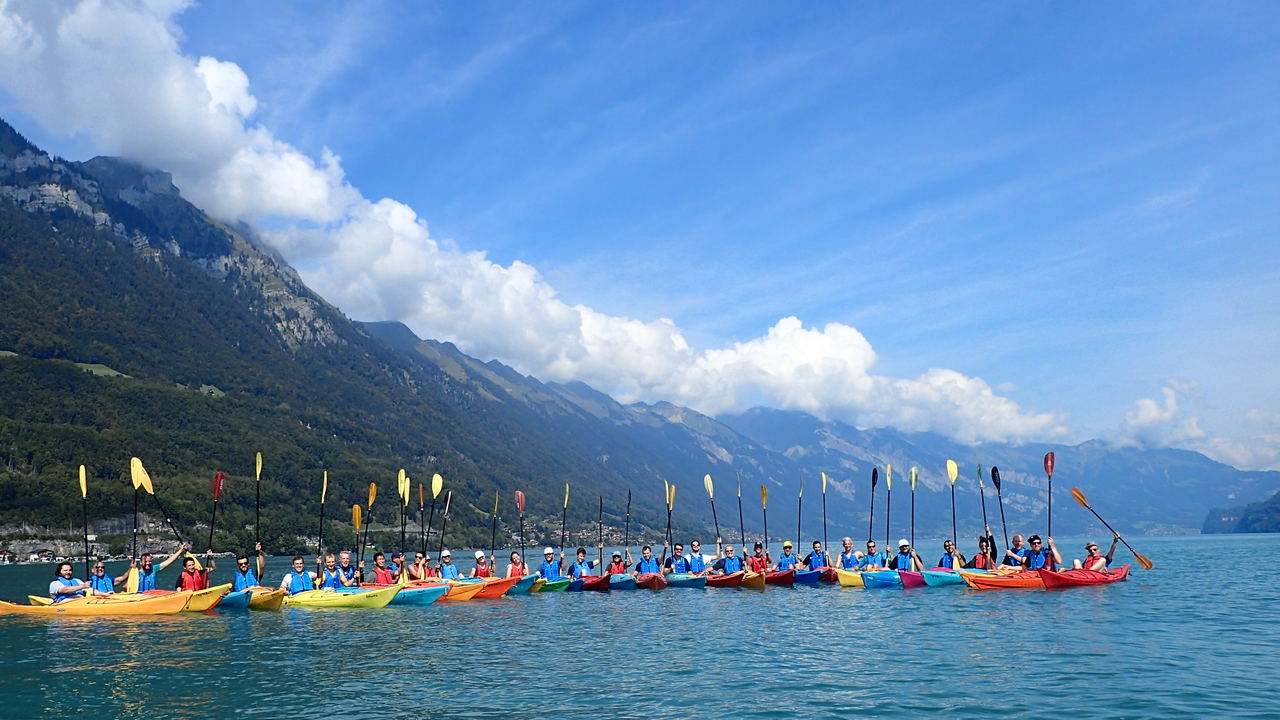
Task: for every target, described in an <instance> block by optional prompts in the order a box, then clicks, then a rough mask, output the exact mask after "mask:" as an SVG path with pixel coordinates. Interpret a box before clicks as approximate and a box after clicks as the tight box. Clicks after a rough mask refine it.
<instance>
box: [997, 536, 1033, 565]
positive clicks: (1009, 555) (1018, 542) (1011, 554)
mask: <svg viewBox="0 0 1280 720" xmlns="http://www.w3.org/2000/svg"><path fill="white" fill-rule="evenodd" d="M1029 552H1031V551H1030V549H1029V548H1027V546H1026V545H1025V544H1023V542H1022V536H1021V535H1014V536H1013V546H1012V547H1010V548H1008V549H1006V550H1005V551H1004V560H1002V561H1001V562H1000V564H1001V565H1012V566H1014V567H1018V566H1020V565H1022V564H1023V561H1025V560H1026V559H1027V553H1029Z"/></svg>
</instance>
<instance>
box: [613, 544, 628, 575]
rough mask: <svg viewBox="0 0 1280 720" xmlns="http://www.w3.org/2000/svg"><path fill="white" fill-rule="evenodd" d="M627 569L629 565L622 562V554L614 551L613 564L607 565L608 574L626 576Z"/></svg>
mask: <svg viewBox="0 0 1280 720" xmlns="http://www.w3.org/2000/svg"><path fill="white" fill-rule="evenodd" d="M628 554H629V553H628ZM628 567H630V563H625V562H622V553H620V552H618V551H617V550H614V551H613V562H611V563H609V574H610V575H626V574H627V568H628Z"/></svg>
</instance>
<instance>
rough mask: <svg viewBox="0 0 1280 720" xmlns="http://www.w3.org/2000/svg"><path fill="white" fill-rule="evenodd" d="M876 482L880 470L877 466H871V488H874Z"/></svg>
mask: <svg viewBox="0 0 1280 720" xmlns="http://www.w3.org/2000/svg"><path fill="white" fill-rule="evenodd" d="M878 482H880V470H879V469H878V468H871V489H872V490H875V489H876V483H878Z"/></svg>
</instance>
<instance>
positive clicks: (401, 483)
mask: <svg viewBox="0 0 1280 720" xmlns="http://www.w3.org/2000/svg"><path fill="white" fill-rule="evenodd" d="M396 493H397V494H398V495H399V496H400V552H404V534H405V524H406V520H407V519H408V517H409V513H408V508H409V476H408V475H405V474H404V468H400V475H399V476H398V477H397V478H396ZM400 564H401V565H405V564H407V563H405V562H404V561H403V560H401V562H400ZM402 569H403V568H402Z"/></svg>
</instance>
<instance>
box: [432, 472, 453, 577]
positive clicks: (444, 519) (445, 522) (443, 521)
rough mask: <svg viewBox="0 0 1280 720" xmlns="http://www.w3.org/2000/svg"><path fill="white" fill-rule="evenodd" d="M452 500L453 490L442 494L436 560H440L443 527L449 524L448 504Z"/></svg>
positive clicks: (442, 550) (442, 547) (438, 561)
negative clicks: (442, 509)
mask: <svg viewBox="0 0 1280 720" xmlns="http://www.w3.org/2000/svg"><path fill="white" fill-rule="evenodd" d="M452 502H453V491H452V490H450V491H449V494H448V495H445V496H444V515H443V516H441V518H440V549H439V550H437V551H436V562H437V563H440V562H441V553H443V552H444V529H445V528H446V527H447V526H448V525H449V505H450V504H451V503H452Z"/></svg>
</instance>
